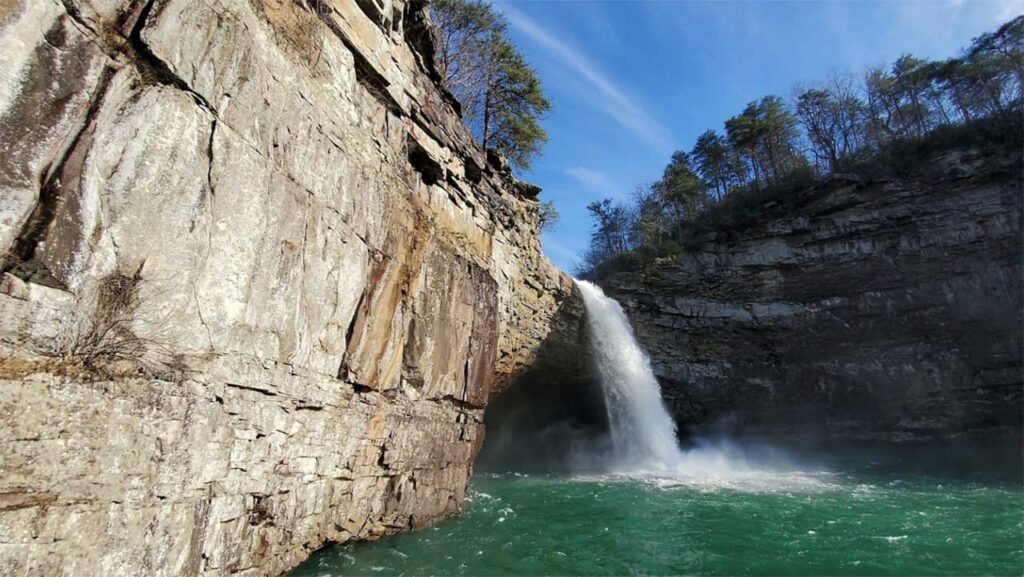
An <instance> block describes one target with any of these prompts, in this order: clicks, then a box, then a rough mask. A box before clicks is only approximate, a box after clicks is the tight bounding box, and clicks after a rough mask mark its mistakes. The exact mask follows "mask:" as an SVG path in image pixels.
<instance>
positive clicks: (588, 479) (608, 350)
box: [293, 281, 1024, 577]
mask: <svg viewBox="0 0 1024 577" xmlns="http://www.w3.org/2000/svg"><path fill="white" fill-rule="evenodd" d="M578 286H579V288H580V291H581V293H582V295H583V298H584V301H585V304H586V307H587V313H588V314H587V316H588V326H589V337H590V342H591V347H592V351H593V356H594V363H595V365H596V368H597V371H596V373H597V376H598V378H599V380H600V381H601V383H600V385H601V391H602V392H603V395H604V402H605V409H606V410H607V415H606V417H607V423H606V429H607V430H606V431H603V432H601V433H599V434H595V429H594V428H593V427H580V426H578V425H576V424H566V423H553V424H551V425H550V426H549V428H548V429H546V430H541V431H538V434H537V435H536V436H535V439H534V441H536V440H537V439H539V440H541V441H543V440H544V439H546V438H551V439H558V442H557V444H558V453H557V454H558V455H559V457H560V458H561V459H562V460H563V463H562V464H563V465H564V466H563V467H560V468H559V470H558V472H550V471H549V472H536V471H537V469H531V470H532V471H534V472H531V473H525V472H523V471H524V470H525V469H519V470H516V469H512V470H509V469H506V468H502V467H500V466H495V464H494V463H492V464H491V466H490V468H489V471H488V470H485V471H484V472H481V473H478V474H477V475H476V476H475V477H474V478H473V479H472V481H471V487H470V493H469V495H468V496H467V499H466V507H465V511H464V512H463V514H462V515H460V516H458V517H456V518H455V519H452V520H449V521H446V522H444V523H441V524H439V525H438V526H435V527H432V528H430V529H426V530H422V531H417V532H413V533H405V534H400V535H395V536H392V537H388V538H386V539H383V540H381V541H378V542H374V543H364V544H348V545H340V546H335V547H331V548H327V549H324V550H322V551H320V552H318V553H317V554H315V555H314V556H313V557H312V558H311V559H310V560H309V561H308V562H307V563H305V564H304V565H302V566H301V567H299V568H298V569H297V570H296V571H295V572H294V573H293V575H294V576H297V577H299V576H313V575H315V576H320V577H326V576H339V575H627V574H629V575H678V574H698V575H738V574H745V575H1021V574H1022V573H1024V457H1022V456H1021V451H1020V446H1019V443H1004V442H987V443H975V442H971V441H966V440H965V441H960V442H958V443H943V444H916V445H873V446H870V447H864V446H857V447H852V448H851V447H847V448H833V449H832V450H830V451H828V452H826V453H817V454H812V455H810V456H808V454H806V453H801V452H794V451H784V450H781V449H778V448H775V447H772V446H770V445H765V444H755V443H750V442H743V443H740V442H735V441H732V440H729V439H728V438H725V437H721V436H719V437H714V438H697V439H690V440H689V441H688V444H687V447H686V448H685V449H684V448H680V446H679V444H678V442H677V439H676V434H675V425H674V422H673V421H672V419H671V417H670V416H669V414H668V412H667V411H666V409H665V407H664V404H663V402H662V399H661V395H660V391H659V387H658V383H657V381H656V379H655V377H654V375H653V372H652V371H651V367H650V362H649V360H648V358H647V357H646V355H645V354H644V352H643V351H642V349H641V348H640V346H639V345H638V344H637V342H636V339H635V338H634V336H633V333H632V329H631V328H630V325H629V323H628V320H627V319H626V317H625V315H624V314H623V311H622V309H621V307H620V306H619V305H618V303H616V302H615V301H614V300H612V299H609V298H607V297H606V296H605V295H604V294H603V293H602V292H601V290H600V289H599V288H598V287H596V286H593V285H590V284H589V283H585V282H582V281H580V282H579V283H578ZM487 442H488V443H493V440H492V439H489V440H488V441H487ZM500 442H505V443H513V442H514V439H501V440H500ZM531 451H533V452H538V453H540V452H542V451H539V450H538V448H536V447H527V448H525V449H524V451H523V452H525V453H529V452H531ZM547 456H548V457H550V456H551V455H547ZM518 462H523V461H518ZM538 462H550V460H547V461H545V460H544V459H538ZM499 464H500V463H499Z"/></svg>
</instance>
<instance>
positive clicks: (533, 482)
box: [293, 452, 1024, 576]
mask: <svg viewBox="0 0 1024 577" xmlns="http://www.w3.org/2000/svg"><path fill="white" fill-rule="evenodd" d="M926 461H927V462H925V463H924V464H923V465H922V460H921V459H916V458H915V457H914V456H913V455H912V454H911V455H910V456H909V457H908V456H907V455H903V456H900V457H886V458H881V459H878V458H871V457H860V456H858V457H853V458H839V457H837V458H832V459H831V461H830V462H828V463H825V464H815V465H808V464H804V465H799V464H793V463H787V464H785V465H783V466H754V465H750V463H749V462H747V461H743V460H739V461H737V460H736V459H735V458H734V457H733V456H722V455H719V454H712V455H710V456H709V457H708V459H707V463H706V465H707V466H704V467H700V466H698V467H697V468H701V471H700V474H696V475H693V476H685V475H684V476H677V477H672V478H669V477H663V476H662V477H659V476H643V475H639V476H627V475H613V474H603V475H575V476H574V475H565V476H554V475H521V474H514V473H502V474H480V475H477V476H476V477H474V479H473V481H472V491H471V496H470V498H469V500H468V502H467V504H466V509H465V513H464V514H463V515H462V516H460V517H458V518H456V519H452V520H449V521H446V522H444V523H441V524H439V525H437V526H435V527H433V528H429V529H425V530H422V531H418V532H415V533H407V534H401V535H395V536H392V537H388V538H385V539H383V540H381V541H378V542H374V543H362V544H354V545H342V546H335V547H331V548H328V549H325V550H323V551H321V552H319V553H317V554H316V555H315V556H314V557H313V558H311V559H310V561H309V562H307V563H306V564H305V565H303V566H302V567H300V568H299V569H297V570H296V571H295V572H294V573H293V575H295V576H313V575H317V576H327V575H382V576H383V575H679V574H696V575H1018V576H1019V575H1022V574H1024V493H1022V486H1021V479H1020V469H1019V464H1018V463H1017V461H1016V460H1015V459H1014V458H1010V459H1009V460H1006V459H1003V460H1001V461H999V462H998V464H999V465H1001V467H997V469H999V470H1001V471H1002V473H1000V474H994V473H991V472H987V473H981V472H979V470H978V469H976V468H975V467H976V465H973V464H971V463H967V464H963V463H960V464H959V466H956V461H957V460H956V459H954V458H952V457H951V456H948V455H946V456H944V455H943V454H942V453H941V452H939V453H937V454H933V455H932V458H931V459H928V460H926ZM935 469H939V470H944V471H945V472H943V473H941V474H936V473H935V472H934V471H935Z"/></svg>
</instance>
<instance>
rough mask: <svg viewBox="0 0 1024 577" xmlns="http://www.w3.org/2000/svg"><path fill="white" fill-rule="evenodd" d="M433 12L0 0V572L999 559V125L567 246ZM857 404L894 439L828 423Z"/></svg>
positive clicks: (323, 1)
mask: <svg viewBox="0 0 1024 577" xmlns="http://www.w3.org/2000/svg"><path fill="white" fill-rule="evenodd" d="M432 33H433V32H432V25H431V23H430V17H429V15H428V12H427V6H426V3H425V2H423V1H421V0H358V1H352V0H245V1H238V0H5V1H2V2H0V144H2V146H3V151H2V155H0V243H2V250H3V268H2V277H0V415H2V416H3V419H2V421H0V441H2V442H0V471H2V474H0V575H12V576H13V575H18V576H26V577H36V576H40V577H41V576H44V575H45V576H54V575H61V576H62V575H67V576H79V575H153V576H161V575H166V576H178V575H197V576H198V575H202V576H214V575H241V576H248V577H255V576H276V575H283V574H287V573H288V572H289V571H293V570H295V571H296V573H295V574H296V575H320V574H335V573H339V572H340V573H358V574H366V573H378V572H383V573H384V574H389V573H395V574H397V573H402V572H406V573H416V574H421V573H441V574H469V575H472V574H479V573H514V574H529V573H537V574H551V573H558V574H564V573H584V574H619V573H626V572H631V571H634V570H636V569H637V568H638V567H640V568H643V569H645V571H646V572H648V573H655V574H661V573H666V574H667V573H707V574H733V573H739V572H745V571H746V572H750V571H753V572H754V573H758V572H763V573H780V572H786V571H787V570H789V569H792V567H795V566H799V563H800V562H801V559H804V558H805V555H807V554H808V552H810V553H811V554H812V556H813V555H820V556H819V557H815V561H814V562H813V563H812V564H811V565H809V567H810V569H811V570H816V571H818V572H823V573H836V574H838V573H857V572H858V571H860V572H864V571H865V570H866V571H867V572H871V571H872V570H874V572H876V573H900V572H904V573H906V572H910V573H915V572H917V573H920V572H928V571H929V570H930V569H932V568H934V567H935V566H936V564H940V565H941V566H943V567H947V568H951V570H960V571H964V572H968V573H1001V572H1007V571H1010V572H1012V571H1013V570H1014V568H1015V567H1018V566H1019V565H1020V562H1021V561H1022V557H1021V554H1020V551H1019V541H1020V538H1021V535H1022V534H1021V526H1020V524H1019V515H1018V512H1019V509H1020V507H1021V506H1024V503H1022V502H1021V494H1020V491H1019V489H1020V479H1019V476H1020V466H1019V465H1020V463H1019V458H1020V451H1019V449H1020V441H1021V431H1022V426H1024V394H1022V390H1024V379H1022V371H1024V335H1022V332H1021V328H1022V327H1024V316H1022V315H1024V313H1022V311H1024V296H1022V295H1024V269H1022V257H1024V250H1022V243H1021V235H1022V212H1024V200H1022V194H1021V190H1022V186H1024V179H1022V176H1021V167H1022V166H1024V159H1022V157H1021V149H1020V148H1019V147H1017V148H1014V147H1013V146H1009V147H1007V146H1005V145H1004V144H1002V143H996V144H994V145H993V147H978V146H966V147H965V146H948V147H944V148H941V149H937V150H935V151H933V153H930V154H929V155H928V156H927V158H925V159H924V160H922V161H921V162H920V163H919V165H916V166H915V167H914V169H913V170H912V171H910V172H908V173H901V174H883V175H878V174H867V173H864V174H859V173H852V172H851V173H840V174H833V175H831V176H829V177H827V178H821V179H818V180H816V181H815V182H813V183H811V184H808V185H807V186H806V187H804V188H801V189H800V190H799V191H798V194H797V200H796V201H795V202H794V203H793V204H792V205H787V206H781V205H774V206H766V207H765V210H764V211H763V212H762V213H760V214H759V216H758V219H757V220H756V222H755V223H754V224H753V225H752V226H750V227H749V228H748V229H746V230H745V231H744V232H743V233H742V234H739V235H737V236H735V237H732V238H726V237H724V236H723V237H721V238H714V239H711V240H710V241H709V242H707V243H705V244H703V245H701V246H694V247H687V248H686V249H685V250H682V251H680V252H679V254H676V255H673V256H671V257H664V258H662V259H661V260H658V261H656V262H654V263H648V265H645V266H638V267H636V268H634V269H632V270H626V271H616V272H613V273H611V274H608V275H603V276H602V277H601V278H596V279H593V282H588V281H579V282H578V283H577V282H574V280H573V279H572V278H571V277H570V276H569V275H568V274H567V273H565V272H563V271H561V270H559V269H558V268H556V267H555V266H554V265H553V264H552V263H551V262H550V261H549V259H548V258H547V257H546V256H545V255H544V253H543V252H542V249H541V241H540V230H541V225H542V220H543V215H542V209H541V205H540V204H539V200H538V195H539V194H540V192H541V191H540V190H539V189H538V188H537V187H536V186H533V185H531V184H529V183H526V182H523V181H520V180H519V179H518V178H516V176H515V175H514V174H513V171H512V169H511V168H510V167H509V164H508V161H507V160H506V159H505V158H504V157H503V156H502V155H501V154H499V153H497V152H496V151H495V150H493V149H486V148H484V147H481V146H480V145H479V144H478V143H477V142H476V140H475V139H474V136H473V134H472V133H471V131H470V129H469V128H467V126H466V125H465V123H464V122H463V116H464V114H465V112H464V111H463V110H462V106H461V105H460V104H459V102H458V101H457V100H456V99H455V98H454V97H453V96H452V94H451V93H450V92H449V91H448V90H447V89H446V88H445V85H444V83H443V81H442V75H441V73H440V72H439V70H438V64H437V62H436V60H437V59H436V55H435V47H434V43H433V42H432V37H431V34H432ZM663 397H664V399H663ZM739 439H741V440H742V442H739V441H738V440H739ZM950 440H953V441H956V442H964V443H967V444H970V443H974V442H978V443H980V444H981V445H982V446H983V448H982V449H976V447H974V446H973V445H972V446H971V448H970V449H969V450H964V451H963V452H962V453H956V455H960V456H962V457H963V458H962V459H961V458H955V457H952V456H950V455H949V454H946V453H944V451H945V450H946V447H947V445H945V444H944V443H946V442H949V441H950ZM864 441H871V442H884V443H887V444H895V445H896V446H897V448H896V449H894V451H895V453H884V455H883V453H877V454H876V453H865V452H861V450H860V449H859V448H858V449H857V450H856V451H854V452H853V453H845V452H844V450H845V449H840V448H837V449H835V450H834V451H833V450H832V448H833V447H839V446H840V444H845V443H860V442H864ZM806 442H813V443H814V444H816V445H827V446H829V448H830V450H829V452H823V453H819V454H817V455H815V458H807V457H806V455H805V454H803V453H800V452H798V451H795V450H794V451H793V452H790V451H788V450H786V451H783V450H781V449H778V446H782V445H786V444H789V443H792V444H794V445H800V444H806ZM833 443H834V445H833ZM929 443H940V444H939V445H933V444H929ZM777 445H778V446H777ZM844 446H845V445H844ZM989 450H991V454H992V461H993V462H995V461H998V462H999V466H998V467H993V468H992V469H991V471H992V475H991V478H989V477H986V478H985V479H984V480H983V481H977V479H974V478H968V479H966V480H965V479H961V478H957V474H959V473H960V472H961V471H959V468H960V467H963V468H965V469H967V468H971V467H972V466H973V465H972V464H973V463H974V461H973V460H972V459H973V457H971V455H975V454H976V455H979V456H978V460H979V462H981V463H982V465H981V466H980V467H979V469H980V470H982V471H983V472H984V473H986V474H988V473H989V472H990V470H989V469H988V468H987V467H988V466H989V465H990V464H991V462H990V461H989V460H987V459H988V457H989V452H987V451H989ZM932 451H934V453H932ZM917 452H920V453H921V454H925V453H927V454H930V455H931V454H934V455H937V457H936V460H937V461H943V460H944V462H943V463H942V467H945V470H944V473H949V474H950V475H951V476H950V477H948V478H947V477H944V476H943V475H942V474H936V473H935V471H934V470H933V469H928V471H927V473H926V474H922V475H916V474H910V473H907V474H906V475H905V474H904V473H905V471H904V470H903V469H899V467H897V466H896V465H893V463H897V464H899V465H900V466H902V465H904V464H905V463H906V462H907V459H905V457H904V455H906V454H908V453H917ZM896 454H898V455H900V456H899V457H892V458H890V457H889V455H896ZM879 455H883V456H879ZM965 455H966V456H965ZM878 463H882V464H881V465H879V464H878ZM890 465H892V467H893V468H892V469H888V468H887V467H889V466H890ZM900 475H904V476H906V478H907V479H908V480H907V481H906V483H904V484H902V485H901V484H899V483H896V484H893V481H892V479H897V480H899V479H898V478H897V477H899V476H900ZM908 475H909V476H908ZM943 486H945V487H946V488H947V489H948V492H947V493H940V491H941V488H942V487H943ZM934 494H943V495H948V499H947V501H946V502H942V503H938V504H936V503H935V502H933V501H932V500H931V499H930V497H931V496H932V495H934ZM792 495H797V499H796V500H794V499H791V498H790V497H792ZM798 501H799V502H798ZM806 503H811V504H810V505H807V504H806ZM462 511H466V515H464V516H461V517H459V518H458V519H456V520H453V521H448V522H446V523H445V524H441V525H439V524H438V523H440V522H441V521H444V520H446V519H449V518H450V517H454V516H456V515H457V514H458V513H460V512H462ZM835 511H846V513H844V514H843V515H845V516H843V515H840V514H838V513H835ZM877 511H888V512H890V513H891V512H893V511H896V512H897V513H891V515H887V514H876V513H877ZM908 512H909V513H908ZM904 513H906V514H905V515H904ZM918 513H921V514H920V515H919V514H918ZM919 517H920V518H919ZM925 517H927V519H924V518H925ZM979 518H984V519H988V520H989V521H990V525H989V526H986V527H980V528H979V527H976V526H975V525H974V524H975V523H976V522H977V519H979ZM856 520H866V525H865V526H863V527H854V525H855V524H856ZM847 522H849V523H847ZM743 523H750V524H751V527H752V528H751V530H750V531H751V533H755V532H756V534H759V535H765V536H766V538H765V540H764V541H760V542H758V543H757V545H756V546H749V545H750V544H749V542H748V541H745V538H746V537H748V536H749V535H748V534H742V535H741V534H739V533H738V532H737V531H736V529H735V528H736V527H737V526H739V525H742V524H743ZM834 525H839V526H840V527H839V528H837V527H835V526H834ZM840 529H841V530H840ZM411 530H420V531H413V532H411V533H408V534H405V535H401V536H397V537H389V538H387V539H382V538H383V537H385V536H387V535H391V534H394V533H402V532H407V531H411ZM833 530H835V531H836V532H835V533H828V532H829V531H833ZM914 531H917V532H919V533H914ZM911 533H912V534H913V536H912V537H910V538H909V539H910V541H909V542H905V541H906V539H908V537H906V535H907V534H911ZM815 535H820V536H822V537H823V539H820V540H819V541H817V542H813V543H811V544H810V545H808V543H809V542H810V541H809V540H810V539H811V538H812V537H813V536H815ZM918 535H920V541H918V540H917V539H918ZM824 537H827V538H828V539H824ZM431 539H436V541H431ZM947 539H950V540H955V541H956V547H961V545H962V549H963V551H966V552H967V553H965V554H964V555H962V556H961V555H960V554H959V553H958V551H959V549H957V550H954V548H953V547H951V546H947V545H946V544H947V543H950V542H951V541H947ZM364 541H374V543H373V544H369V545H366V546H365V547H362V548H359V547H361V546H359V545H354V544H355V543H356V542H364ZM567 543H568V545H567ZM695 543H696V544H695ZM894 546H895V547H904V548H906V549H905V550H904V551H905V552H906V553H907V554H906V555H904V556H902V557H900V556H898V555H897V556H895V557H896V560H895V561H892V562H893V563H895V564H894V565H884V564H882V563H883V560H885V559H889V558H892V557H893V555H892V547H894ZM847 550H856V551H860V552H863V555H864V558H865V559H870V560H869V561H868V562H867V564H866V565H865V566H864V567H863V568H861V569H857V567H858V566H859V565H855V564H854V561H857V563H859V562H860V561H858V560H855V559H852V558H848V557H846V556H843V555H842V553H843V552H845V551H847ZM485 551H486V554H485V553H484V552H485ZM773 551H781V552H782V553H781V554H780V555H779V556H778V557H775V558H773V557H772V556H771V555H772V554H773V553H772V552H773ZM442 552H443V553H444V554H441V553H442ZM478 552H479V553H478ZM922 552H923V553H922ZM858 554H860V553H858ZM311 555H313V557H312V559H311V560H309V561H308V562H307V559H310V556H311ZM928 555H934V559H932V558H931V557H928ZM304 562H305V564H304V565H303V563H304ZM872 563H875V564H872ZM296 568H298V569H296Z"/></svg>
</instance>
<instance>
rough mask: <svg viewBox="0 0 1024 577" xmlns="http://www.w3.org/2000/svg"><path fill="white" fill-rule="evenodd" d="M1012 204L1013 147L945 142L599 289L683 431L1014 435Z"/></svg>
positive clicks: (1017, 212)
mask: <svg viewBox="0 0 1024 577" xmlns="http://www.w3.org/2000/svg"><path fill="white" fill-rule="evenodd" d="M1021 210H1022V188H1021V159H1020V156H1019V152H1013V153H1012V154H1010V155H1009V157H1008V158H1000V159H992V158H987V159H986V158H982V157H981V156H980V155H979V154H977V153H972V152H951V153H947V154H944V155H942V156H940V157H937V158H935V159H934V160H933V162H932V164H931V165H929V166H928V167H926V168H925V170H924V171H923V173H922V175H921V176H919V177H916V178H907V179H889V180H884V181H879V182H863V181H861V180H859V179H857V178H856V177H843V176H839V177H833V178H831V179H830V180H828V181H827V182H825V183H823V184H821V185H819V186H816V187H814V188H813V189H810V190H807V191H804V193H803V196H802V197H801V202H800V203H799V206H798V208H796V209H795V210H793V211H790V212H788V213H786V214H775V215H769V216H768V217H766V218H763V219H762V220H761V221H760V223H759V224H758V225H757V226H756V227H754V228H753V229H752V230H749V231H748V232H746V233H744V234H743V235H742V236H741V238H739V239H738V240H736V241H735V242H730V243H728V244H717V245H716V244H712V245H708V246H705V247H704V248H703V249H701V250H700V251H698V252H695V253H691V254H685V255H683V256H682V257H681V258H680V259H678V261H676V262H672V263H664V262H662V263H658V264H657V265H655V266H653V267H651V270H650V271H648V272H646V273H644V274H642V275H639V276H637V275H632V276H628V275H620V276H618V277H613V278H611V279H608V280H606V281H605V282H604V283H603V284H605V286H606V287H607V288H608V290H609V292H610V293H612V294H614V296H615V297H616V298H618V299H619V300H621V301H622V303H623V305H624V306H625V307H626V308H627V310H628V313H629V315H630V317H631V320H632V322H633V323H634V325H635V326H636V330H637V334H638V337H639V338H640V340H641V341H642V342H643V344H644V345H645V346H646V348H647V350H648V351H649V352H650V354H651V357H652V359H653V361H654V366H655V371H656V373H657V376H658V378H659V380H660V381H661V383H662V390H663V393H664V395H665V397H666V400H667V402H668V404H669V405H670V407H671V409H672V411H673V413H674V414H675V416H676V419H677V420H678V422H679V423H680V424H681V425H682V426H683V427H694V426H697V427H698V428H700V427H709V426H712V425H714V424H716V423H721V422H722V421H723V420H724V421H725V422H727V423H728V424H731V425H732V426H733V427H738V428H739V429H740V430H742V431H744V432H748V433H763V434H769V435H812V436H830V437H846V438H850V437H854V438H882V439H907V438H916V437H922V436H932V435H936V436H948V435H951V434H956V433H961V432H965V431H976V430H989V429H993V428H999V427H1005V426H1011V427H1016V428H1019V427H1020V426H1021V419H1022V414H1024V401H1022V392H1024V391H1022V366H1024V365H1022V358H1021V357H1022V346H1024V339H1022V328H1024V318H1022V308H1024V303H1022V291H1024V283H1022V269H1021V266H1022V246H1021V243H1022V237H1021ZM769 211H770V207H769Z"/></svg>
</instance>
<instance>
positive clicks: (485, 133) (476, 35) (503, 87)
mask: <svg viewBox="0 0 1024 577" xmlns="http://www.w3.org/2000/svg"><path fill="white" fill-rule="evenodd" d="M431 14H432V17H433V19H434V22H435V26H436V28H437V33H436V34H435V36H434V40H435V48H436V52H437V57H436V61H437V64H438V70H439V72H440V73H441V76H442V78H443V79H444V82H445V85H446V86H447V87H448V89H449V90H450V91H451V92H452V94H453V95H454V96H455V98H456V99H457V100H458V101H459V102H460V103H461V104H462V110H463V117H464V118H465V120H466V123H467V124H468V125H469V127H470V129H471V130H472V131H473V133H474V135H475V136H476V137H477V139H479V141H480V144H481V145H482V146H483V147H484V148H493V149H495V150H498V151H500V152H501V153H502V154H504V155H505V157H506V158H508V160H509V162H510V163H511V164H512V165H513V166H516V167H518V168H528V167H529V165H530V161H531V159H533V158H534V157H535V156H537V154H539V153H540V149H541V147H542V146H543V145H544V143H545V142H547V138H548V137H547V133H546V132H545V131H544V129H543V128H541V126H540V123H539V120H540V118H541V117H542V116H543V115H544V114H545V113H546V112H547V111H548V110H549V109H550V107H551V104H550V103H549V102H548V100H547V98H546V97H545V96H544V91H543V89H542V87H541V83H540V79H539V78H538V77H537V73H536V72H535V71H534V70H533V68H531V67H530V65H529V64H528V63H527V62H526V60H525V59H524V58H523V56H522V54H520V53H519V51H518V50H517V49H516V47H515V46H514V45H513V44H512V43H511V42H510V41H509V40H508V38H507V36H506V28H507V24H506V22H505V20H504V19H503V18H502V17H501V15H500V14H498V13H497V12H495V11H494V9H493V8H491V6H490V5H489V4H487V3H485V2H483V1H482V0H438V1H436V2H434V3H433V4H432V5H431Z"/></svg>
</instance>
